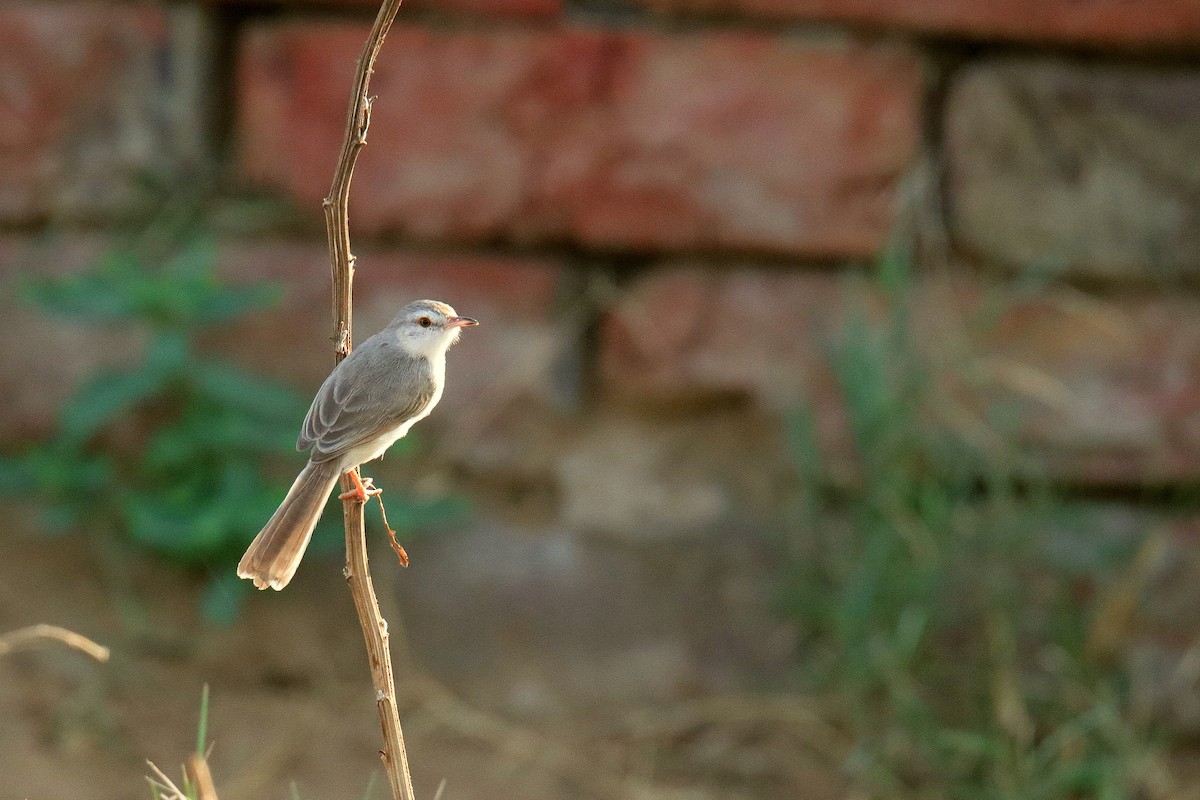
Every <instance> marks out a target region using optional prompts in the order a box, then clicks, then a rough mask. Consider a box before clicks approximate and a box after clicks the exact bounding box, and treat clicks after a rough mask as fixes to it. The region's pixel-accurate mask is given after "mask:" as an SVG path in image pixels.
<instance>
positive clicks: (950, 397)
mask: <svg viewBox="0 0 1200 800" xmlns="http://www.w3.org/2000/svg"><path fill="white" fill-rule="evenodd" d="M880 300H881V298H880V297H878V295H877V293H876V292H875V291H874V290H870V289H868V287H865V286H864V285H862V284H860V283H854V282H847V281H845V280H844V279H842V278H841V277H839V276H836V275H834V274H830V273H815V272H814V273H803V274H789V273H781V272H770V271H763V270H755V269H741V270H733V271H716V270H708V269H703V268H700V267H697V266H693V265H683V266H677V267H674V268H670V269H665V270H662V271H658V272H655V273H653V274H651V275H650V276H648V277H646V278H645V279H643V280H641V281H639V282H638V283H636V284H635V285H634V286H633V287H632V288H631V289H630V291H629V292H628V293H626V294H625V295H624V296H623V297H622V298H621V299H620V300H619V302H617V303H616V304H615V306H614V307H613V308H612V309H611V311H610V312H609V314H608V315H607V317H606V319H605V322H604V325H603V326H602V333H601V351H600V361H599V364H600V369H601V383H602V386H604V387H605V389H606V390H607V391H608V392H609V393H611V394H614V395H618V396H623V397H625V398H627V399H628V398H636V399H637V401H638V402H642V403H645V402H649V403H660V404H661V403H670V402H676V401H678V400H679V399H680V398H686V397H689V396H694V395H697V394H701V395H703V394H705V393H718V394H729V393H739V394H743V395H749V396H752V397H757V398H759V400H760V401H762V402H764V403H766V404H767V405H768V406H772V407H775V408H778V409H787V408H794V407H797V406H798V405H800V404H801V403H809V404H811V405H812V407H813V409H814V412H815V414H816V421H817V428H818V429H817V434H818V439H819V441H820V443H821V446H822V448H823V449H824V451H825V452H826V453H827V455H828V457H829V459H828V460H829V462H830V464H831V465H832V467H833V469H834V470H835V473H836V474H837V475H839V476H844V475H845V474H847V471H848V470H849V469H850V467H849V466H848V465H850V464H852V463H853V461H854V458H853V452H854V450H853V444H852V441H853V440H852V438H851V436H850V432H849V430H848V428H847V426H846V421H845V420H846V417H845V401H844V400H843V399H842V398H841V397H840V395H839V392H838V391H837V389H836V384H835V382H834V381H833V379H832V377H831V374H830V370H829V367H828V360H827V359H828V355H827V354H828V353H830V352H832V350H831V348H834V346H835V345H836V343H837V342H838V341H840V340H841V337H842V333H843V331H844V329H845V326H846V325H847V324H848V323H847V320H848V319H849V316H848V315H849V314H850V313H851V311H852V310H853V309H855V308H861V307H866V308H867V309H868V311H869V313H871V314H878V313H879V312H880V311H881V310H882V305H881V302H880ZM864 304H865V305H864ZM913 304H914V309H913V319H914V321H915V322H914V324H915V330H916V333H917V337H916V341H917V342H920V343H921V347H922V349H923V357H924V361H925V363H926V365H927V368H928V369H929V371H930V384H931V386H932V387H934V391H933V396H934V397H935V398H937V399H938V405H935V407H934V409H933V410H934V412H935V416H936V415H937V414H942V415H943V418H942V419H941V420H940V421H941V422H942V423H943V424H945V425H947V426H948V427H950V428H952V429H954V430H957V431H958V432H959V433H961V434H964V435H966V436H967V437H968V438H969V439H971V440H973V441H977V442H978V441H984V442H985V443H986V442H987V441H988V440H987V438H986V437H984V438H983V439H980V433H981V432H982V431H983V430H985V428H986V426H984V425H983V424H982V423H978V424H977V425H976V426H975V427H971V426H965V425H964V424H963V420H964V419H967V418H970V417H972V416H977V415H978V414H979V409H982V408H984V407H987V406H989V405H994V404H996V403H1000V402H1003V403H1004V404H1005V405H1006V406H1007V407H1008V408H1009V409H1015V410H1016V413H1017V417H1016V420H1014V422H1018V423H1019V424H1017V425H1015V426H1014V427H1013V428H1012V429H1010V430H1009V432H1008V434H1007V435H1004V434H1002V435H1001V436H1000V437H999V438H997V439H995V440H993V443H999V442H1002V441H1005V440H1007V441H1009V442H1011V443H1013V444H1015V445H1018V446H1019V447H1020V448H1024V450H1025V451H1027V452H1028V453H1029V454H1031V455H1032V461H1031V462H1030V467H1031V468H1033V469H1042V468H1044V469H1046V470H1048V472H1049V473H1050V474H1051V475H1054V476H1057V477H1060V478H1064V479H1068V480H1071V481H1079V482H1082V483H1089V482H1090V483H1100V484H1111V485H1127V484H1130V483H1139V482H1147V483H1151V484H1154V483H1158V482H1169V481H1175V480H1195V479H1196V478H1197V477H1200V469H1198V468H1197V466H1196V465H1197V464H1200V424H1198V423H1197V420H1198V419H1200V298H1197V297H1190V296H1187V295H1175V296H1170V297H1167V296H1161V295H1160V296H1152V295H1132V296H1129V297H1121V298H1119V299H1118V300H1115V301H1111V302H1105V301H1100V300H1091V299H1087V298H1086V297H1083V296H1081V295H1079V294H1077V293H1075V292H1073V291H1070V290H1050V291H1047V292H1045V293H1044V294H1043V295H1041V296H1039V297H1037V298H1035V299H1032V300H1030V299H1027V298H1024V299H1023V298H1020V297H1017V296H1015V295H1013V294H1011V293H1006V292H1005V290H1004V289H1003V288H1002V287H998V286H984V285H981V284H978V283H975V282H973V281H972V280H971V279H968V278H965V277H964V278H961V279H959V280H956V281H954V282H953V283H949V282H945V281H926V282H922V283H920V284H918V286H917V288H916V290H915V292H914V294H913ZM995 309H1001V310H1002V312H1003V313H1001V314H1000V315H999V318H998V321H996V322H986V320H988V319H989V318H990V315H992V314H994V313H995ZM951 401H953V403H951ZM964 414H965V416H964ZM1006 455H1007V454H1006Z"/></svg>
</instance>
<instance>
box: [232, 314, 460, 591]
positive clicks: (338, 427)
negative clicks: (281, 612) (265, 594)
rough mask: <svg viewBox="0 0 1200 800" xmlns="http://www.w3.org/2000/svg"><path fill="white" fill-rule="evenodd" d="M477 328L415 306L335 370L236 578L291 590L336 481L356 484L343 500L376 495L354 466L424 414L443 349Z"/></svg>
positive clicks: (442, 366) (438, 389)
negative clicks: (284, 489)
mask: <svg viewBox="0 0 1200 800" xmlns="http://www.w3.org/2000/svg"><path fill="white" fill-rule="evenodd" d="M478 324H479V323H477V322H476V321H475V320H473V319H471V318H470V317H460V316H458V315H457V314H456V313H455V311H454V309H453V308H451V307H450V306H448V305H446V304H445V303H440V302H438V301H436V300H417V301H415V302H412V303H409V304H408V305H406V306H405V307H404V308H402V309H400V313H399V314H397V315H396V317H395V319H393V320H392V321H391V322H390V323H389V324H388V326H387V327H386V328H384V329H383V330H382V331H380V332H379V333H377V334H375V335H374V336H372V337H370V338H368V339H367V340H366V341H364V342H363V343H362V344H360V345H359V346H358V347H356V348H355V349H354V350H352V351H351V352H350V355H349V356H347V357H346V358H345V360H343V361H342V362H341V363H340V364H338V365H337V366H336V367H335V368H334V370H333V372H331V373H330V374H329V377H328V378H326V379H325V383H323V384H322V385H321V388H320V389H319V390H318V391H317V396H316V398H315V399H314V400H313V403H312V407H311V408H309V409H308V416H307V417H306V418H305V419H304V429H303V430H302V431H301V432H300V438H299V439H298V440H297V441H296V449H297V450H309V451H310V452H309V458H308V465H307V466H306V467H305V468H304V469H303V470H302V471H301V472H300V476H299V477H298V478H296V482H295V483H293V484H292V488H291V489H289V490H288V493H287V496H286V497H285V498H283V503H282V504H281V505H280V506H279V510H277V511H276V512H275V514H274V515H273V516H272V517H271V519H270V520H269V521H268V522H267V524H266V526H265V527H264V528H263V529H262V530H261V531H259V534H258V536H256V537H255V538H254V541H253V542H251V543H250V547H249V548H247V550H246V554H245V555H244V556H242V560H241V561H240V562H239V563H238V569H237V574H238V577H239V578H248V579H250V580H252V581H254V585H255V586H257V587H258V588H259V589H266V588H267V587H268V586H269V587H271V588H272V589H275V590H279V589H282V588H283V587H285V586H287V585H288V581H290V580H291V579H292V576H293V575H295V574H296V567H298V566H299V565H300V559H301V558H303V556H304V550H305V548H307V547H308V540H309V539H310V538H312V532H313V528H315V527H316V525H317V522H318V520H320V519H321V512H322V511H323V510H324V508H325V500H326V499H327V498H328V497H329V492H330V490H332V489H333V487H334V485H335V484H336V483H337V482H338V478H339V477H340V476H341V475H343V474H346V473H349V475H350V478H351V480H352V481H353V482H354V486H355V488H354V490H353V491H352V492H347V493H346V494H345V495H342V499H346V498H347V497H358V499H359V500H360V501H361V502H366V500H367V497H368V496H370V495H371V494H377V493H378V492H379V490H378V489H375V488H374V487H372V486H371V485H370V482H369V481H368V482H367V483H364V482H363V481H362V480H361V479H360V478H359V475H358V465H359V464H362V463H364V462H367V461H371V460H373V459H376V458H379V457H380V456H381V455H383V453H384V451H385V450H387V449H388V448H389V447H391V446H392V444H393V443H394V442H395V441H396V440H398V439H400V438H401V437H403V436H404V435H405V434H406V433H408V429H409V428H411V427H412V426H413V425H414V424H415V423H416V422H418V421H420V420H422V419H424V418H425V417H427V416H429V412H431V411H433V407H434V406H436V405H437V404H438V400H440V399H441V398H442V388H443V387H444V386H445V383H446V351H447V350H448V349H449V348H450V345H452V344H454V343H455V342H456V341H458V337H459V334H461V333H462V329H463V328H465V327H468V326H471V325H478Z"/></svg>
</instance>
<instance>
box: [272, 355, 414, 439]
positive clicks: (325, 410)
mask: <svg viewBox="0 0 1200 800" xmlns="http://www.w3.org/2000/svg"><path fill="white" fill-rule="evenodd" d="M434 388H435V387H434V385H433V375H432V373H431V371H430V369H429V362H428V361H427V360H426V359H424V358H413V357H412V356H409V355H407V354H406V353H404V351H402V350H401V349H400V347H399V346H398V345H396V344H395V343H394V342H391V341H387V340H377V339H375V337H372V338H371V339H368V340H367V341H365V342H363V343H362V344H361V345H359V347H358V348H356V349H355V350H353V351H352V352H351V353H350V355H349V357H347V358H346V360H344V361H343V362H342V363H340V364H338V366H337V367H336V368H334V370H333V372H332V373H330V375H329V377H328V378H326V379H325V383H324V384H322V385H321V388H320V389H319V390H318V391H317V396H316V398H314V399H313V403H312V407H311V408H309V410H308V416H307V417H305V419H304V427H303V428H302V430H301V433H300V438H299V439H298V440H297V441H296V449H298V450H307V449H309V448H311V449H312V460H313V461H316V462H322V461H329V460H331V459H334V458H337V457H339V456H341V455H342V454H343V453H345V452H347V451H348V450H351V449H353V448H355V447H357V446H359V445H362V444H365V443H367V442H369V441H371V440H373V439H377V438H379V437H380V436H383V435H386V434H387V433H388V432H389V431H392V430H395V429H396V428H398V427H399V426H400V425H402V424H403V423H404V422H405V421H407V420H409V419H411V418H412V417H414V416H416V415H417V414H419V413H421V411H423V410H424V409H425V407H426V406H427V405H429V402H430V401H431V400H432V399H433V395H434Z"/></svg>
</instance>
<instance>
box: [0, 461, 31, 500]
mask: <svg viewBox="0 0 1200 800" xmlns="http://www.w3.org/2000/svg"><path fill="white" fill-rule="evenodd" d="M33 488H34V483H33V475H32V473H31V471H30V468H29V463H28V461H26V460H25V459H17V458H0V495H13V494H19V493H20V492H26V491H29V490H31V489H33Z"/></svg>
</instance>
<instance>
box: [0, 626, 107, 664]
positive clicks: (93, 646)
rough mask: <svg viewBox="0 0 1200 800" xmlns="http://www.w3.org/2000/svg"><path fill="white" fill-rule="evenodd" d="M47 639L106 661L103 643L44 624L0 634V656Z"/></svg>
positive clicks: (105, 650)
mask: <svg viewBox="0 0 1200 800" xmlns="http://www.w3.org/2000/svg"><path fill="white" fill-rule="evenodd" d="M49 640H52V641H59V642H62V643H63V644H65V645H67V647H71V648H74V649H75V650H78V651H79V652H81V653H84V654H86V655H88V656H91V657H92V658H94V659H95V660H96V661H99V662H100V663H102V664H103V663H104V662H105V661H108V656H109V650H108V648H107V647H105V646H104V645H102V644H97V643H96V642H93V641H92V640H91V639H89V638H87V637H86V636H83V635H81V634H78V633H75V632H74V631H69V630H67V629H66V628H60V627H58V626H57V625H45V624H39V625H30V626H29V627H28V628H19V629H17V630H15V631H10V632H8V633H6V634H4V635H2V636H0V657H3V656H6V655H8V654H9V653H11V652H13V651H15V650H20V649H22V648H24V647H27V646H29V645H31V644H35V643H37V642H41V641H49Z"/></svg>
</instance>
